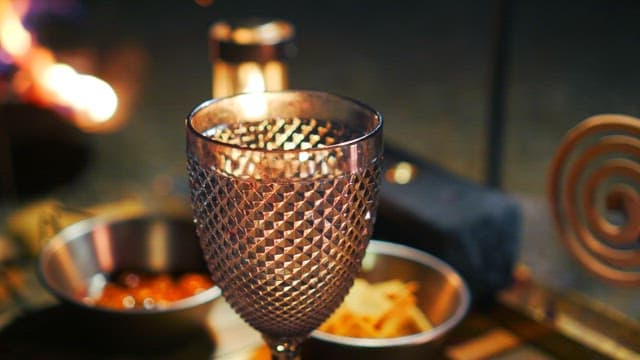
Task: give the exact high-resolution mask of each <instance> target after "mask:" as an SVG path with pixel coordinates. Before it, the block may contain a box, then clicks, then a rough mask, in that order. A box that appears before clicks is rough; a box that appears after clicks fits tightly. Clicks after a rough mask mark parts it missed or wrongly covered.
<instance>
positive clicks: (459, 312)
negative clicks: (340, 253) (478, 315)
mask: <svg viewBox="0 0 640 360" xmlns="http://www.w3.org/2000/svg"><path fill="white" fill-rule="evenodd" d="M369 250H373V251H374V252H375V253H376V254H381V255H389V256H393V257H397V258H403V259H407V260H410V261H413V262H416V263H420V264H423V265H426V266H430V267H433V268H435V269H437V270H438V271H440V272H441V273H442V274H443V275H444V276H445V278H446V279H447V280H448V281H449V282H452V283H454V284H456V285H457V286H456V289H458V293H459V295H460V305H459V306H458V308H457V309H456V310H455V311H454V313H453V314H452V315H451V316H450V317H449V318H448V319H447V320H446V321H444V322H443V323H441V324H439V325H437V326H434V327H433V328H431V329H429V330H428V331H424V332H420V333H416V334H411V335H406V336H399V337H394V338H358V337H350V336H341V335H333V334H329V333H326V332H323V331H320V330H315V331H313V332H312V333H311V337H312V338H315V339H318V340H322V341H325V342H330V343H337V344H340V345H345V346H359V347H369V348H382V347H393V346H407V345H419V344H424V343H426V342H430V341H433V340H435V339H438V338H440V337H441V336H443V335H444V334H446V333H447V332H449V330H451V329H452V328H453V327H454V326H456V325H457V324H458V323H459V322H460V321H462V319H463V318H464V317H465V316H466V314H467V312H468V311H469V307H470V303H471V295H470V291H469V287H468V286H467V283H466V282H465V280H464V279H463V278H462V277H461V276H460V274H459V273H458V272H457V271H456V270H454V269H453V268H452V267H451V266H450V265H449V264H447V263H446V262H445V261H443V260H441V259H439V258H437V257H435V256H433V255H431V254H428V253H426V252H424V251H422V250H419V249H416V248H413V247H410V246H407V245H403V244H399V243H392V242H388V241H381V240H370V241H369V245H368V247H367V251H369Z"/></svg>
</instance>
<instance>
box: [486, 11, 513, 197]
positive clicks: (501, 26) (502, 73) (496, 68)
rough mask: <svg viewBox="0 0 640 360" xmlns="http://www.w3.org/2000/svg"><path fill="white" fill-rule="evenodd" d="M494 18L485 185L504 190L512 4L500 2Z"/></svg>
mask: <svg viewBox="0 0 640 360" xmlns="http://www.w3.org/2000/svg"><path fill="white" fill-rule="evenodd" d="M496 2H497V5H496V15H495V29H494V34H495V39H494V44H493V51H492V53H491V55H492V59H491V60H492V61H491V72H490V74H491V79H490V89H489V111H488V117H487V126H488V128H487V138H486V144H485V146H486V148H487V158H486V184H487V185H488V186H490V187H494V188H500V187H502V165H503V164H502V163H503V152H504V149H503V148H504V127H505V119H504V117H505V98H506V90H507V74H508V70H509V45H510V41H511V30H512V25H511V17H512V15H513V14H512V13H513V11H512V9H513V1H512V0H497V1H496Z"/></svg>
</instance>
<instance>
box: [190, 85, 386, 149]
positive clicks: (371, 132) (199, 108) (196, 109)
mask: <svg viewBox="0 0 640 360" xmlns="http://www.w3.org/2000/svg"><path fill="white" fill-rule="evenodd" d="M291 93H304V94H309V95H314V96H317V95H323V96H327V95H328V96H331V97H334V98H336V99H338V100H341V101H345V102H349V103H351V104H353V105H355V106H357V107H359V108H360V109H362V110H364V111H366V112H368V113H370V114H371V115H372V117H373V118H375V119H376V120H377V122H376V124H375V126H374V127H373V129H371V130H369V131H367V132H366V133H364V134H363V135H361V136H358V137H354V138H352V139H349V140H345V141H340V142H337V143H335V144H331V145H326V146H322V147H312V148H308V149H299V148H296V149H289V150H285V149H266V148H250V147H247V146H242V145H236V144H230V143H228V142H224V141H219V140H216V139H212V138H211V137H208V136H206V135H203V134H202V132H200V131H198V130H197V129H196V128H195V127H194V126H193V121H192V120H193V119H194V117H195V116H196V114H198V113H199V112H200V111H202V110H204V109H206V108H208V107H210V106H211V105H214V104H217V103H219V102H222V101H225V100H228V99H231V98H234V97H239V96H250V95H258V94H267V95H268V94H291ZM382 123H383V119H382V114H380V112H378V111H377V110H375V109H374V108H372V107H371V106H369V105H367V104H365V103H364V102H362V101H360V100H356V99H354V98H351V97H348V96H343V95H338V94H335V93H332V92H327V91H317V90H295V89H291V90H278V91H263V92H259V93H258V92H256V93H239V94H232V95H229V96H224V97H220V98H213V99H209V100H206V101H203V102H201V103H200V104H198V105H196V106H195V107H194V108H193V109H192V110H191V111H190V112H189V114H188V115H187V118H186V126H187V130H188V131H189V132H191V133H192V134H194V135H195V136H196V137H198V138H200V139H201V140H203V141H205V142H208V143H211V144H215V145H217V146H221V147H225V148H232V149H237V150H241V151H253V152H256V153H271V154H287V153H303V152H308V153H313V152H321V151H330V150H334V149H339V148H343V147H348V146H351V145H354V144H358V143H361V142H363V141H365V140H367V139H369V138H373V137H375V136H377V135H378V134H379V133H381V132H382Z"/></svg>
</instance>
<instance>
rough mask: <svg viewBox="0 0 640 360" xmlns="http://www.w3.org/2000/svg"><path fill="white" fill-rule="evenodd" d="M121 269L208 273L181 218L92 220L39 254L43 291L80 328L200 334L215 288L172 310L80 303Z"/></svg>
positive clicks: (192, 233) (123, 333)
mask: <svg viewBox="0 0 640 360" xmlns="http://www.w3.org/2000/svg"><path fill="white" fill-rule="evenodd" d="M122 270H137V271H149V272H152V273H182V272H194V271H195V272H202V273H205V274H206V273H207V270H206V266H205V263H204V258H203V255H202V250H201V248H200V245H199V243H198V241H197V238H196V234H195V226H194V225H193V223H192V221H190V220H189V219H187V218H182V217H169V216H163V215H148V214H147V215H138V216H134V217H127V218H113V217H111V218H91V219H88V220H84V221H80V222H77V223H75V224H72V225H70V226H68V227H66V228H64V229H63V230H61V231H60V232H59V233H57V234H56V235H55V236H54V237H53V238H52V239H50V241H49V242H48V243H47V244H46V246H45V247H44V249H43V251H42V252H41V254H40V257H39V262H38V275H39V278H40V281H41V282H42V283H43V285H44V287H45V288H46V289H48V290H49V291H50V292H51V293H52V294H53V295H55V296H56V297H57V298H59V299H60V300H62V302H63V304H65V305H68V306H69V307H70V308H72V310H75V311H79V312H81V314H80V318H81V319H82V321H81V323H82V326H85V327H89V328H90V329H89V330H92V331H100V332H106V333H108V334H109V336H116V337H118V336H121V337H124V338H126V337H129V336H134V337H135V338H136V339H138V340H139V339H141V338H143V337H149V338H154V339H159V338H160V337H167V338H169V337H175V336H177V335H183V334H186V333H188V332H190V331H193V330H196V329H202V328H203V325H204V324H205V321H206V318H207V314H208V312H209V310H210V308H211V306H212V305H213V302H214V300H216V299H218V298H219V297H220V295H221V292H220V289H219V288H218V287H216V286H214V287H212V288H210V289H208V290H205V291H203V292H200V293H198V294H196V295H194V296H191V297H189V298H186V299H183V300H180V301H176V302H174V303H172V304H171V305H170V306H168V307H164V308H155V309H127V310H117V309H109V308H102V307H97V306H92V305H88V304H86V303H85V302H83V301H82V299H83V298H84V297H85V296H88V295H90V294H91V293H92V292H93V291H95V287H96V284H98V287H100V284H101V283H102V284H104V282H105V279H107V278H108V276H109V275H110V274H113V273H116V272H118V271H122Z"/></svg>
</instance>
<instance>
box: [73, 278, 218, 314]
mask: <svg viewBox="0 0 640 360" xmlns="http://www.w3.org/2000/svg"><path fill="white" fill-rule="evenodd" d="M212 286H213V282H212V281H211V280H210V279H209V277H208V276H207V275H205V274H200V273H184V274H182V275H180V276H177V277H172V276H170V275H168V274H148V273H144V272H136V271H124V272H122V273H120V274H118V275H116V276H115V277H113V279H112V280H110V281H109V282H107V284H106V285H105V286H104V288H103V289H102V293H101V294H100V296H99V297H97V298H86V299H85V302H86V303H88V304H91V305H95V306H100V307H106V308H111V309H134V308H136V309H137V308H140V309H154V308H162V307H167V306H168V305H170V304H171V303H172V302H175V301H178V300H182V299H185V298H187V297H190V296H193V295H195V294H197V293H199V292H201V291H204V290H207V289H209V288H211V287H212Z"/></svg>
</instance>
